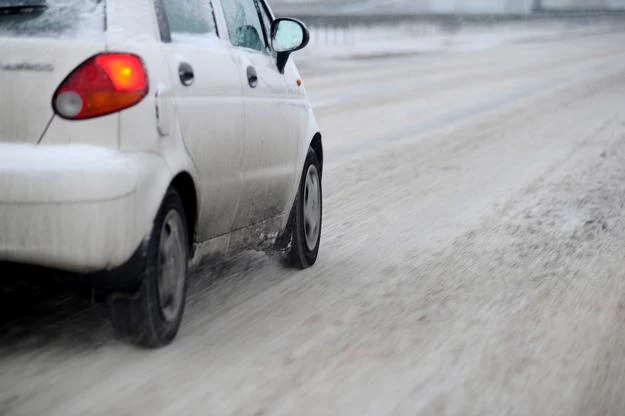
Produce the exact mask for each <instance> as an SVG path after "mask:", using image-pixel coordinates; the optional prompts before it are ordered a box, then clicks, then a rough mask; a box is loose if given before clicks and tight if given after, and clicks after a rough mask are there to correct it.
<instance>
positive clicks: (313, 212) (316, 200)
mask: <svg viewBox="0 0 625 416" xmlns="http://www.w3.org/2000/svg"><path fill="white" fill-rule="evenodd" d="M303 202H304V234H305V236H306V245H307V246H308V250H311V251H312V250H314V249H315V248H317V241H318V240H319V233H320V232H321V183H320V181H319V172H318V171H317V167H316V166H315V165H310V167H309V168H308V172H306V182H305V185H304V201H303Z"/></svg>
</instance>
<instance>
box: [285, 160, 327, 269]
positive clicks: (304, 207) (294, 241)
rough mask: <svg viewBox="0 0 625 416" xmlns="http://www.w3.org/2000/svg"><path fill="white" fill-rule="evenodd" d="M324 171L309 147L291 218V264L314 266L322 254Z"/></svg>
mask: <svg viewBox="0 0 625 416" xmlns="http://www.w3.org/2000/svg"><path fill="white" fill-rule="evenodd" d="M321 172H322V166H321V163H320V162H319V158H318V157H317V154H316V153H315V151H314V150H313V149H312V148H310V149H309V150H308V154H307V156H306V162H305V163H304V170H303V172H302V177H301V180H300V185H299V190H298V193H297V197H296V199H295V204H294V206H293V210H292V214H291V215H292V217H291V221H290V223H291V230H290V231H291V233H290V234H291V246H290V248H289V252H288V259H289V263H291V264H292V265H293V266H295V267H299V268H301V269H306V268H308V267H310V266H312V265H314V264H315V262H316V261H317V256H318V254H319V243H320V241H321V224H322V217H323V192H322V186H321Z"/></svg>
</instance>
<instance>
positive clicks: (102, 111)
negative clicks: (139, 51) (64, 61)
mask: <svg viewBox="0 0 625 416" xmlns="http://www.w3.org/2000/svg"><path fill="white" fill-rule="evenodd" d="M148 90H149V85H148V77H147V73H146V70H145V67H144V66H143V61H142V60H141V58H139V57H138V56H136V55H132V54H126V53H103V54H100V55H96V56H94V57H92V58H89V59H88V60H86V61H85V62H83V63H82V64H81V65H80V66H79V67H78V68H76V69H75V70H74V71H73V72H72V73H71V74H70V75H69V76H68V77H67V78H66V79H65V81H63V83H62V84H61V86H60V87H59V88H58V89H57V90H56V92H55V93H54V97H53V99H52V106H53V107H54V111H55V112H56V113H57V114H58V115H59V116H61V117H63V118H66V119H70V120H84V119H88V118H93V117H99V116H103V115H106V114H111V113H115V112H118V111H121V110H124V109H126V108H128V107H132V106H133V105H135V104H137V103H139V102H140V101H141V100H143V98H145V96H146V95H147V94H148Z"/></svg>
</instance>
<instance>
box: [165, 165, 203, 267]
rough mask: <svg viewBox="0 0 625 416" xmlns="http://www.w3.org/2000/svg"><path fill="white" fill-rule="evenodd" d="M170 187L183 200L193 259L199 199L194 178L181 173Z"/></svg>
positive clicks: (190, 252)
mask: <svg viewBox="0 0 625 416" xmlns="http://www.w3.org/2000/svg"><path fill="white" fill-rule="evenodd" d="M170 186H171V187H172V188H173V189H175V190H176V192H178V195H180V198H181V199H182V206H183V207H184V214H185V217H186V220H187V225H188V226H189V249H190V250H189V254H190V256H191V257H193V248H194V243H195V236H196V233H197V224H198V214H199V198H198V194H197V187H196V185H195V181H194V180H193V177H192V176H191V174H189V173H188V172H184V171H183V172H180V173H179V174H178V175H176V176H175V177H174V179H173V180H172V181H171V184H170Z"/></svg>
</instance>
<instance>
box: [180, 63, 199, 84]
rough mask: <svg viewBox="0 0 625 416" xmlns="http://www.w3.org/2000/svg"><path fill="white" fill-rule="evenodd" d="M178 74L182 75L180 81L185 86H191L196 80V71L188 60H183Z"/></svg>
mask: <svg viewBox="0 0 625 416" xmlns="http://www.w3.org/2000/svg"><path fill="white" fill-rule="evenodd" d="M178 76H179V77H180V82H182V85H184V86H185V87H190V86H191V84H193V81H194V80H195V73H194V72H193V67H192V66H191V65H189V64H188V63H186V62H181V63H180V66H179V67H178Z"/></svg>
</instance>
